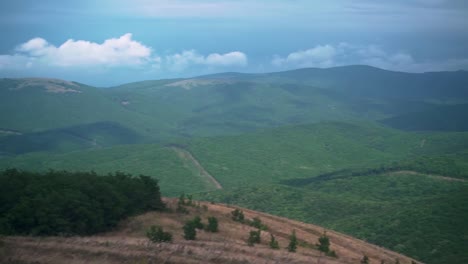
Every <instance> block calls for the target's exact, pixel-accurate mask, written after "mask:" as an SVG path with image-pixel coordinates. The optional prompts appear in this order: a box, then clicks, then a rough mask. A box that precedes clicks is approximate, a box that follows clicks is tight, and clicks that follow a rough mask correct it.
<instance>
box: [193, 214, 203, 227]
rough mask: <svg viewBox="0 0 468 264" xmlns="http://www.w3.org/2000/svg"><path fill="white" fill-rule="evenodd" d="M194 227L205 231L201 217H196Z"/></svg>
mask: <svg viewBox="0 0 468 264" xmlns="http://www.w3.org/2000/svg"><path fill="white" fill-rule="evenodd" d="M192 223H193V225H194V226H195V228H196V229H200V230H201V229H203V223H202V222H201V218H200V216H198V215H197V216H195V218H193V220H192Z"/></svg>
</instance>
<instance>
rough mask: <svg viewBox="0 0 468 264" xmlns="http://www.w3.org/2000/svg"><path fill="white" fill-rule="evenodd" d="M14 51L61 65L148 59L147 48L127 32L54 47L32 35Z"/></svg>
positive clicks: (128, 62) (116, 63)
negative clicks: (101, 40) (102, 39)
mask: <svg viewBox="0 0 468 264" xmlns="http://www.w3.org/2000/svg"><path fill="white" fill-rule="evenodd" d="M16 51H17V52H18V55H19V56H24V57H29V58H31V59H35V62H36V61H38V62H42V63H45V64H48V65H53V66H61V67H70V66H89V65H106V66H122V65H125V66H129V65H141V64H144V63H147V62H148V60H150V59H151V48H149V47H147V46H145V45H143V44H141V43H140V42H138V41H135V40H132V34H130V33H127V34H125V35H123V36H121V37H119V38H111V39H107V40H105V41H104V42H103V43H101V44H99V43H95V42H90V41H85V40H76V41H75V40H73V39H69V40H67V41H66V42H64V43H63V44H62V45H60V46H58V47H56V46H54V45H52V44H50V43H48V42H47V41H46V40H45V39H42V38H34V39H31V40H29V41H28V42H26V43H23V44H21V45H19V46H18V47H17V49H16ZM35 62H34V63H35Z"/></svg>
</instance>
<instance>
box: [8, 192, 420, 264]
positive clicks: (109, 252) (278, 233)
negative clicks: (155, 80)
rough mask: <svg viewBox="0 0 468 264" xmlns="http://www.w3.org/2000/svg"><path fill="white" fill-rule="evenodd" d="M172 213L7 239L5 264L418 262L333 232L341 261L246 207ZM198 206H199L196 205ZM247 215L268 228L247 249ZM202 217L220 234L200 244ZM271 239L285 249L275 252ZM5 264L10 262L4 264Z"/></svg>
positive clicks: (300, 228) (308, 237)
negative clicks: (196, 225) (194, 224)
mask: <svg viewBox="0 0 468 264" xmlns="http://www.w3.org/2000/svg"><path fill="white" fill-rule="evenodd" d="M165 202H166V203H167V207H168V209H169V210H168V211H165V212H149V213H146V214H143V215H139V216H135V217H131V218H130V219H128V220H127V221H123V222H121V224H120V225H119V227H118V228H117V229H116V230H114V231H111V232H107V233H101V234H98V235H94V236H88V237H47V238H34V237H4V238H0V243H2V247H1V248H0V260H5V263H24V264H30V263H38V262H40V263H51V264H56V263H57V264H58V263H69V264H78V263H99V264H102V263H106V264H110V263H183V264H186V263H190V264H194V263H232V264H235V263H294V264H302V263H304V264H305V263H323V264H326V263H328V264H339V263H350V264H351V263H359V261H360V260H361V259H362V257H363V255H366V256H368V257H369V259H370V261H371V263H380V262H381V261H384V262H385V263H395V261H397V260H398V261H399V262H400V263H402V264H410V263H411V261H414V260H413V259H411V258H409V257H406V256H403V255H401V254H398V253H395V252H392V251H390V250H387V249H384V248H381V247H377V246H375V245H371V244H369V243H366V242H364V241H362V240H358V239H355V238H352V237H349V236H346V235H343V234H340V233H338V232H334V231H331V230H328V231H327V235H328V237H329V238H330V244H331V245H330V248H331V249H332V250H334V251H335V252H336V254H337V255H338V258H333V257H327V256H324V254H323V253H320V252H319V251H318V250H317V249H316V247H315V246H314V244H315V243H317V242H318V237H319V236H320V235H322V234H323V231H324V228H323V227H320V226H315V225H311V224H305V223H302V222H298V221H294V220H290V219H286V218H282V217H277V216H273V215H269V214H265V213H261V212H257V211H252V210H248V209H244V208H238V207H232V206H226V205H224V204H211V203H208V202H201V203H200V205H201V206H200V207H199V208H197V207H189V206H187V207H186V208H187V210H188V214H183V213H176V208H177V200H176V199H166V200H165ZM196 203H198V202H196ZM235 208H237V209H240V210H243V212H244V215H245V217H246V219H252V218H254V217H256V218H259V219H260V220H261V221H262V223H264V224H266V225H267V226H268V230H266V231H262V232H261V242H260V244H256V245H255V246H253V247H250V246H248V245H247V242H246V241H247V238H248V236H249V232H250V231H254V230H255V228H253V227H251V226H248V225H246V224H242V223H240V222H236V221H233V220H232V218H231V212H232V211H233V210H234V209H235ZM195 216H200V218H201V221H202V223H204V224H206V222H207V218H208V217H216V218H217V220H218V229H219V232H216V233H210V232H207V231H204V230H197V234H196V240H192V241H188V240H185V239H184V238H183V235H184V234H183V231H182V227H183V225H184V223H185V222H186V221H190V220H192V219H193V218H194V217H195ZM152 225H157V226H161V227H163V228H164V231H168V232H170V233H172V235H173V241H172V243H158V244H152V243H149V241H148V239H147V238H146V236H145V233H146V231H147V230H148V229H149V228H150V226H152ZM292 230H295V231H296V234H297V238H298V241H299V245H298V248H297V252H296V253H289V252H287V250H286V246H287V245H288V243H289V236H290V234H291V232H292ZM270 234H272V235H274V236H275V238H276V240H277V241H278V243H279V246H280V248H279V249H278V250H273V249H271V248H269V246H268V243H269V241H270ZM2 263H4V262H2ZM416 263H419V262H416Z"/></svg>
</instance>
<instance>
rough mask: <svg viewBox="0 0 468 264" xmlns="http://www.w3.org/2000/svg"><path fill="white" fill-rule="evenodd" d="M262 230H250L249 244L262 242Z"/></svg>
mask: <svg viewBox="0 0 468 264" xmlns="http://www.w3.org/2000/svg"><path fill="white" fill-rule="evenodd" d="M261 232H262V231H261V230H257V231H250V233H249V238H248V239H247V245H249V246H253V245H254V244H260V242H261Z"/></svg>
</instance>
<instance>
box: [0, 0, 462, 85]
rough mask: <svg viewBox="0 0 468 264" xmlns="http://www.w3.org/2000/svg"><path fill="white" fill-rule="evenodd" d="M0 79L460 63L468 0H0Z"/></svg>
mask: <svg viewBox="0 0 468 264" xmlns="http://www.w3.org/2000/svg"><path fill="white" fill-rule="evenodd" d="M0 33H1V35H2V41H1V42H0V77H29V76H39V77H52V78H61V79H67V80H73V81H79V82H83V83H87V84H92V85H99V86H109V85H115V84H121V83H125V82H131V81H138V80H147V79H162V78H174V77H189V76H194V75H201V74H208V73H215V72H225V71H238V72H270V71H281V70H288V69H295V68H301V67H333V66H341V65H351V64H368V65H372V66H376V67H380V68H384V69H389V70H398V71H408V72H425V71H441V70H458V69H465V70H468V48H467V47H468V1H466V0H392V1H388V0H327V1H318V0H288V1H279V0H268V1H266V0H263V1H262V0H258V1H247V0H217V1H214V0H199V1H195V0H133V1H124V0H94V1H92V0H81V1H63V0H60V1H58V0H41V1H37V0H15V1H2V2H1V3H0Z"/></svg>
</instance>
